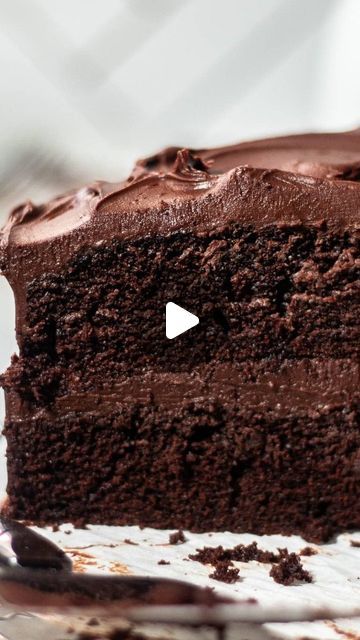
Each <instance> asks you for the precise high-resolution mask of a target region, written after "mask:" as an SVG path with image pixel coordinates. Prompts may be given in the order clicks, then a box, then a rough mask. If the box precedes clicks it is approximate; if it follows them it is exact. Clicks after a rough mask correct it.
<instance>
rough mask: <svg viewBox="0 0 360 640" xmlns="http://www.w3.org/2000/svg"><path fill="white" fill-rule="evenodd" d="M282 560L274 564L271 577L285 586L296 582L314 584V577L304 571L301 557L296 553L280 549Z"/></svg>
mask: <svg viewBox="0 0 360 640" xmlns="http://www.w3.org/2000/svg"><path fill="white" fill-rule="evenodd" d="M279 552H280V554H281V555H282V558H281V560H280V562H279V563H278V564H273V565H272V567H271V570H270V576H271V577H272V578H273V580H275V582H278V583H279V584H283V585H285V586H290V585H292V584H295V583H296V582H313V579H312V576H311V575H310V573H309V572H308V571H306V569H304V567H303V565H302V563H301V561H300V557H299V556H298V555H297V554H296V553H289V552H288V551H287V549H279Z"/></svg>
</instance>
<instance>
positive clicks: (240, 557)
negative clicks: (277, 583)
mask: <svg viewBox="0 0 360 640" xmlns="http://www.w3.org/2000/svg"><path fill="white" fill-rule="evenodd" d="M189 558H190V560H195V561H197V562H201V563H202V564H214V565H215V564H217V562H224V561H233V560H234V561H235V562H250V561H252V560H256V561H257V562H263V563H269V564H270V563H273V562H279V560H280V558H281V555H280V551H279V554H276V553H273V552H272V551H264V550H263V549H259V548H258V546H257V543H256V542H252V543H251V544H248V545H244V544H238V545H236V546H235V547H233V548H232V549H231V548H230V549H224V547H222V546H218V547H204V548H203V549H197V550H196V553H195V554H190V555H189Z"/></svg>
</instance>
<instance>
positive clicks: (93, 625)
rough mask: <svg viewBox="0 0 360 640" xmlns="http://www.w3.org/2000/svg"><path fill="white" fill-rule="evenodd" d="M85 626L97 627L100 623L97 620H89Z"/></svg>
mask: <svg viewBox="0 0 360 640" xmlns="http://www.w3.org/2000/svg"><path fill="white" fill-rule="evenodd" d="M87 624H88V627H97V626H98V625H99V624H100V622H99V620H98V619H97V618H90V620H89V621H88V623H87Z"/></svg>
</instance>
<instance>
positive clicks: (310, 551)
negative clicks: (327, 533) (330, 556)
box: [299, 547, 317, 556]
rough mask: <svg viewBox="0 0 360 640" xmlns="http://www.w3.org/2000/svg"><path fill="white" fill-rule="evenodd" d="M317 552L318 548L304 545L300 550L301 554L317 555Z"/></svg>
mask: <svg viewBox="0 0 360 640" xmlns="http://www.w3.org/2000/svg"><path fill="white" fill-rule="evenodd" d="M316 554H317V549H314V547H304V548H303V549H301V551H300V552H299V556H316Z"/></svg>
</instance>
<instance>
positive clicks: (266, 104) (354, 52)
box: [0, 0, 360, 415]
mask: <svg viewBox="0 0 360 640" xmlns="http://www.w3.org/2000/svg"><path fill="white" fill-rule="evenodd" d="M359 34H360V0H221V2H220V1H219V0H0V65H1V85H0V92H1V99H0V114H1V117H0V151H1V153H0V211H1V219H4V217H5V215H6V214H7V212H8V210H9V208H10V207H11V206H13V205H15V204H16V203H18V202H20V201H22V200H24V199H27V198H32V199H34V200H35V201H39V200H42V199H45V198H47V197H48V196H49V195H53V194H55V193H57V192H59V191H61V190H64V189H67V188H68V187H72V186H75V185H80V184H81V183H82V182H84V181H87V180H93V179H94V178H107V179H111V180H116V179H118V178H120V177H122V176H123V175H124V174H126V172H127V171H128V170H129V169H130V167H131V166H132V163H133V161H134V159H135V158H137V157H139V156H141V155H146V154H149V153H151V152H153V151H156V150H157V149H158V148H159V147H161V146H165V145H169V144H179V145H191V146H204V145H210V146H213V145H217V144H223V143H227V142H235V141H237V140H240V139H242V138H252V137H257V136H263V135H269V134H276V133H285V132H297V131H306V130H319V131H324V130H337V129H340V130H341V129H350V128H353V127H356V126H359V125H360V82H359V74H360V72H359V69H360V37H359ZM0 302H1V307H2V313H0V336H1V348H0V369H2V370H3V369H4V368H5V367H6V366H7V364H8V361H9V355H10V353H11V352H13V351H14V349H15V342H14V329H13V323H14V318H13V310H12V306H11V298H10V296H9V292H8V290H7V287H6V285H5V283H4V282H1V288H0ZM2 411H3V409H2V406H1V415H2Z"/></svg>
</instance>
